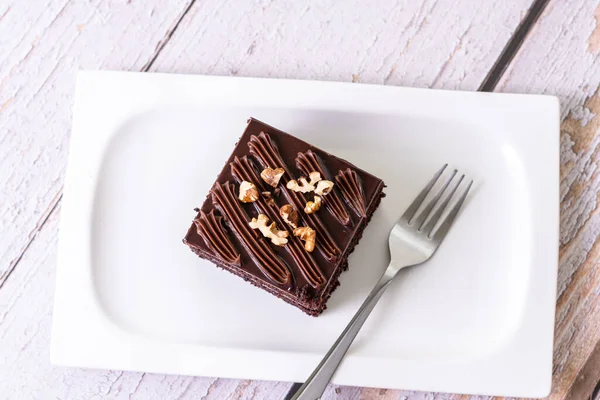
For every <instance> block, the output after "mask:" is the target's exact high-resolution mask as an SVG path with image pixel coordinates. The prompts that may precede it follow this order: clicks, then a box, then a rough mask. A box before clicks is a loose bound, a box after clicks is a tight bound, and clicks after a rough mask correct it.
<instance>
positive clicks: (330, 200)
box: [296, 150, 350, 225]
mask: <svg viewBox="0 0 600 400" xmlns="http://www.w3.org/2000/svg"><path fill="white" fill-rule="evenodd" d="M296 166H297V167H298V169H299V170H300V171H302V173H303V174H305V175H306V176H308V175H309V174H310V173H311V172H313V171H317V172H319V173H320V174H321V177H322V178H323V179H327V180H329V181H333V179H331V176H330V175H329V173H328V171H325V168H323V164H322V163H321V161H320V160H319V157H318V156H317V155H316V154H315V153H314V152H313V151H312V150H308V151H307V152H305V153H298V157H296ZM323 204H325V207H326V208H327V211H329V212H330V213H331V215H333V217H334V218H335V219H336V220H338V222H339V223H340V224H342V225H349V224H350V215H349V214H348V211H347V210H346V207H344V203H342V200H341V199H340V195H339V194H338V189H337V188H336V187H335V186H334V187H333V189H332V190H331V192H329V193H328V194H327V195H326V196H323Z"/></svg>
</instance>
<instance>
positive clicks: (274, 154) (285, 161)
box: [184, 119, 384, 315]
mask: <svg viewBox="0 0 600 400" xmlns="http://www.w3.org/2000/svg"><path fill="white" fill-rule="evenodd" d="M299 153H303V154H310V156H309V157H310V159H311V160H310V162H311V163H312V162H313V161H315V160H316V162H317V163H318V166H319V167H320V168H321V169H322V170H320V171H319V172H320V173H321V175H322V176H323V178H331V177H330V175H329V171H346V170H348V169H349V170H351V171H353V172H354V174H353V176H350V177H349V178H352V179H350V180H348V184H347V185H346V184H345V183H346V181H347V180H344V181H343V182H342V185H341V186H340V187H336V186H338V182H337V179H336V178H334V179H335V180H334V179H328V180H331V181H333V182H334V183H335V186H334V191H332V192H330V193H329V194H328V195H326V196H324V205H325V206H326V208H327V210H324V209H321V210H320V211H318V212H317V213H315V214H310V215H307V214H305V213H304V212H302V210H303V208H304V205H305V204H306V201H307V200H312V198H313V196H314V193H307V194H303V193H297V192H294V191H291V190H289V189H287V188H286V183H287V182H288V181H289V180H291V179H298V177H300V176H306V175H307V171H306V170H304V166H303V165H302V163H300V165H299V164H298V163H297V162H296V161H297V160H296V158H297V157H298V155H299ZM311 165H312V164H311ZM312 166H314V165H312ZM265 167H271V168H277V167H282V168H284V170H285V171H286V173H285V174H284V176H283V177H282V179H281V181H280V183H279V186H278V188H277V189H273V188H272V187H270V186H269V185H267V184H266V183H265V182H263V181H262V179H260V171H261V170H262V169H263V168H265ZM309 168H310V166H309ZM308 172H312V171H308ZM354 176H355V177H356V179H353V178H354ZM247 178H252V179H247ZM240 180H249V181H251V182H252V183H254V184H255V185H256V186H257V188H258V189H259V192H262V191H269V192H271V193H272V198H273V199H274V202H271V203H269V202H268V201H267V199H266V198H264V197H263V196H261V198H260V199H259V200H258V201H256V202H254V203H241V202H240V201H239V200H238V199H237V193H238V189H239V182H240ZM344 187H346V189H345V190H352V192H356V190H359V193H361V194H362V196H361V201H360V204H362V205H364V213H360V212H356V211H355V210H354V207H355V206H357V205H355V204H352V203H351V202H349V201H348V199H346V198H345V197H346V195H345V194H344ZM357 188H358V189H357ZM383 188H384V183H383V181H382V180H381V179H379V178H377V177H375V176H373V175H371V174H369V173H367V172H365V171H363V170H361V169H359V168H357V167H355V166H354V165H352V164H350V163H349V162H347V161H345V160H342V159H340V158H337V157H335V156H333V155H331V154H328V153H326V152H324V151H323V150H320V149H318V148H316V147H314V146H312V145H310V144H308V143H306V142H304V141H302V140H300V139H298V138H296V137H294V136H291V135H288V134H287V133H285V132H282V131H280V130H277V129H275V128H273V127H271V126H269V125H267V124H264V123H262V122H260V121H258V120H255V119H250V120H249V121H248V126H247V127H246V130H245V132H244V134H243V135H242V137H241V138H240V140H239V141H238V143H237V145H236V146H235V149H234V150H233V153H232V154H231V156H230V157H229V160H228V161H227V163H226V164H225V166H224V167H223V170H222V171H221V173H220V174H219V176H218V178H217V180H216V182H215V184H214V186H213V188H212V189H211V191H210V193H209V196H208V198H207V199H206V201H205V202H204V204H203V205H202V207H201V209H200V211H199V212H198V215H197V216H196V219H198V218H202V216H203V215H205V216H206V215H209V214H210V213H211V212H212V213H213V214H212V215H213V216H214V217H215V218H218V217H219V216H222V218H223V222H224V223H225V226H226V227H223V224H222V223H221V222H220V221H218V220H216V221H217V223H218V225H217V226H219V227H220V232H221V233H226V234H227V236H226V237H227V238H228V239H229V244H223V243H225V242H223V237H220V236H219V241H218V242H215V241H216V240H217V239H216V238H212V241H209V243H210V245H209V244H207V242H206V240H205V239H203V237H202V236H201V235H200V234H199V232H198V229H197V227H196V223H194V224H192V226H191V227H190V229H189V230H188V233H187V235H186V236H185V238H184V243H186V244H187V245H188V246H190V247H191V248H192V250H193V251H194V252H195V253H196V254H198V255H199V256H201V257H203V258H206V259H208V260H210V261H212V262H214V263H216V264H217V265H219V266H220V267H222V268H225V269H227V270H229V271H231V272H233V273H235V274H236V275H239V276H241V277H243V278H244V279H246V280H248V281H250V282H251V283H253V284H254V285H256V286H259V287H261V288H263V289H265V290H267V291H268V292H270V293H273V294H275V295H276V296H278V297H280V298H282V299H283V300H285V301H287V302H289V303H290V304H293V305H295V306H297V307H298V308H300V309H301V310H303V311H304V312H306V313H308V314H310V315H318V314H319V313H320V312H322V310H323V309H324V308H325V302H326V301H327V299H328V298H329V296H330V295H331V292H332V291H333V289H335V287H336V286H337V285H338V284H339V283H338V277H339V274H340V273H341V271H342V270H343V269H345V268H347V263H348V261H347V258H348V255H349V253H350V252H351V251H352V250H353V249H354V246H355V245H356V243H357V241H358V238H359V237H360V235H361V234H362V231H363V229H364V228H365V226H366V224H367V222H368V219H369V218H370V217H371V215H372V214H373V212H374V211H375V209H376V208H377V206H378V205H379V202H380V200H381V198H382V197H383V196H384V194H383V192H382V190H383ZM278 189H279V190H280V193H279V194H278V195H277V192H278ZM333 193H336V194H338V196H339V195H340V194H341V196H339V197H338V200H340V198H344V200H346V202H347V203H348V206H349V207H350V208H351V209H352V210H353V211H355V212H356V215H355V214H354V213H348V212H347V209H346V206H345V205H344V203H343V201H339V204H335V207H336V211H330V208H329V207H330V206H331V207H334V205H333V200H331V201H329V199H328V197H329V196H331V194H333ZM332 198H333V197H330V199H332ZM328 203H329V204H328ZM285 204H291V205H292V206H294V208H296V209H297V210H299V211H300V216H301V220H300V222H299V225H300V226H311V227H312V228H313V229H315V231H317V248H316V249H315V251H313V252H312V253H308V252H306V250H305V249H304V246H303V244H302V242H300V241H299V240H298V238H295V237H294V236H293V235H292V234H291V233H292V229H291V228H290V227H289V226H287V225H286V224H285V221H283V219H282V218H281V217H280V216H279V208H280V207H281V206H283V205H285ZM340 205H341V207H340ZM359 208H360V207H359ZM344 211H345V214H344ZM259 213H262V214H265V215H267V217H268V218H269V219H270V221H273V222H275V223H276V225H277V228H278V229H287V230H288V231H289V232H290V235H289V236H288V244H287V245H285V246H275V245H273V244H272V243H271V242H270V240H268V239H265V238H263V237H262V235H261V234H260V232H258V231H257V230H253V229H251V228H250V226H249V224H248V223H249V221H250V220H251V219H252V218H255V217H257V216H258V214H259ZM346 215H347V217H346ZM364 215H366V216H367V217H366V218H365V216H364ZM346 221H347V222H346ZM215 232H216V231H215ZM216 233H218V232H216ZM214 243H222V244H221V245H220V246H226V247H220V248H221V250H220V251H219V250H215V244H214ZM223 249H227V252H223ZM231 249H234V250H235V253H231V252H230V250H231ZM235 254H237V258H236V259H232V258H231V257H232V256H233V255H235ZM224 255H225V256H224ZM232 260H233V261H232Z"/></svg>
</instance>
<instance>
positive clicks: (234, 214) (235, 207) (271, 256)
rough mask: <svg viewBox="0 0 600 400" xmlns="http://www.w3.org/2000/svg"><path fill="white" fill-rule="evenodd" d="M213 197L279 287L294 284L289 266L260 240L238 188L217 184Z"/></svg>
mask: <svg viewBox="0 0 600 400" xmlns="http://www.w3.org/2000/svg"><path fill="white" fill-rule="evenodd" d="M211 196H212V202H213V204H214V206H215V207H216V208H217V209H218V210H219V211H220V212H221V214H222V215H223V216H224V217H225V221H226V222H227V224H228V225H229V227H230V229H231V231H232V232H233V233H234V234H235V235H236V237H237V238H238V240H239V242H240V243H241V244H242V246H244V248H245V249H246V251H247V252H248V254H249V255H250V257H251V258H252V259H253V260H254V262H255V263H256V265H257V266H258V268H259V269H260V270H261V272H262V273H263V274H264V275H265V276H266V277H267V278H268V279H270V280H271V281H272V282H274V283H276V284H278V285H290V284H291V282H292V274H291V272H290V270H289V269H288V267H287V265H285V263H284V262H283V260H282V259H281V258H279V257H278V256H277V254H276V253H275V252H274V251H273V249H272V248H271V247H270V245H269V244H268V243H267V241H266V240H263V239H262V237H260V238H259V237H258V234H257V233H256V232H255V231H254V230H253V229H252V228H250V226H249V225H248V221H249V220H250V218H248V216H247V215H246V212H245V211H244V210H243V209H242V207H241V205H240V202H239V200H238V199H237V196H236V194H235V186H234V185H233V184H232V183H230V182H225V183H223V184H219V183H216V184H215V185H214V186H213V188H212V189H211Z"/></svg>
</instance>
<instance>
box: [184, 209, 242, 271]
mask: <svg viewBox="0 0 600 400" xmlns="http://www.w3.org/2000/svg"><path fill="white" fill-rule="evenodd" d="M222 220H223V217H221V216H216V215H215V213H214V210H210V212H209V213H208V214H207V213H205V212H204V211H200V216H199V217H196V218H195V219H194V224H195V225H196V232H198V236H200V237H201V238H202V240H204V243H205V244H206V247H208V248H209V249H210V250H211V251H212V252H213V254H214V256H215V257H217V258H219V259H221V261H223V262H226V263H228V264H233V265H236V266H238V267H239V266H240V265H241V264H242V263H241V259H240V254H239V252H238V251H237V250H236V248H235V247H234V246H233V243H231V240H230V239H229V237H228V236H227V234H226V233H225V231H224V227H223V225H222Z"/></svg>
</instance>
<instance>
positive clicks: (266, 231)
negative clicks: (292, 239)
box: [249, 214, 289, 246]
mask: <svg viewBox="0 0 600 400" xmlns="http://www.w3.org/2000/svg"><path fill="white" fill-rule="evenodd" d="M268 222H269V218H268V217H267V216H266V215H265V214H258V219H257V218H252V221H250V222H249V224H250V228H252V229H258V230H259V231H260V233H262V235H263V236H264V237H266V238H269V239H271V243H273V244H274V245H277V246H285V245H286V244H287V242H288V240H287V239H286V238H287V237H288V235H289V233H288V231H280V230H278V229H277V226H276V225H275V222H273V223H271V225H267V223H268Z"/></svg>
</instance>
